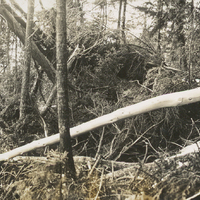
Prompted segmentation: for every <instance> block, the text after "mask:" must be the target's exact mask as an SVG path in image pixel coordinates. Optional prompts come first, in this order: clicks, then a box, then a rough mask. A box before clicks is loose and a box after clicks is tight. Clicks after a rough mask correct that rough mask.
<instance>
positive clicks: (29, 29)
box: [20, 0, 34, 119]
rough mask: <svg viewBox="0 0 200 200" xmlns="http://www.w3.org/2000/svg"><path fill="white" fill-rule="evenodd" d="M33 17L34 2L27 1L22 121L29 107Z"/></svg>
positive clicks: (32, 0) (31, 0) (21, 102)
mask: <svg viewBox="0 0 200 200" xmlns="http://www.w3.org/2000/svg"><path fill="white" fill-rule="evenodd" d="M33 15H34V0H28V17H27V25H26V39H25V51H24V65H23V70H22V89H21V100H20V118H21V119H23V118H25V116H26V115H27V114H28V110H29V106H30V96H29V86H30V66H31V41H32V26H33Z"/></svg>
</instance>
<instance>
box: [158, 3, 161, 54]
mask: <svg viewBox="0 0 200 200" xmlns="http://www.w3.org/2000/svg"><path fill="white" fill-rule="evenodd" d="M157 4H158V15H157V17H158V46H157V51H158V54H161V46H160V42H161V33H160V32H161V17H162V2H161V0H158V2H157Z"/></svg>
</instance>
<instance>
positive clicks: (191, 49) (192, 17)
mask: <svg viewBox="0 0 200 200" xmlns="http://www.w3.org/2000/svg"><path fill="white" fill-rule="evenodd" d="M190 32H191V36H190V43H189V58H188V59H189V61H188V67H189V69H188V70H189V88H191V80H192V76H193V74H192V68H193V63H192V54H193V34H194V0H192V2H191V30H190Z"/></svg>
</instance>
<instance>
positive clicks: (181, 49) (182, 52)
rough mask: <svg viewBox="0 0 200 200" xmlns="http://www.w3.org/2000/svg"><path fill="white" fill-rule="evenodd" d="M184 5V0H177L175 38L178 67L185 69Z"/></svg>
mask: <svg viewBox="0 0 200 200" xmlns="http://www.w3.org/2000/svg"><path fill="white" fill-rule="evenodd" d="M185 5H186V1H185V0H179V8H180V9H179V10H180V14H179V18H178V24H177V26H178V30H177V40H178V45H179V53H180V55H179V56H180V61H179V64H180V67H181V68H182V69H183V70H187V58H186V53H185V42H186V39H185V34H184V14H182V13H184V12H185Z"/></svg>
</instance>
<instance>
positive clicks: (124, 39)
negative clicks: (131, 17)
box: [122, 0, 127, 44]
mask: <svg viewBox="0 0 200 200" xmlns="http://www.w3.org/2000/svg"><path fill="white" fill-rule="evenodd" d="M126 5H127V0H124V10H123V20H122V39H123V42H124V44H126V34H125V28H126Z"/></svg>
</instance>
